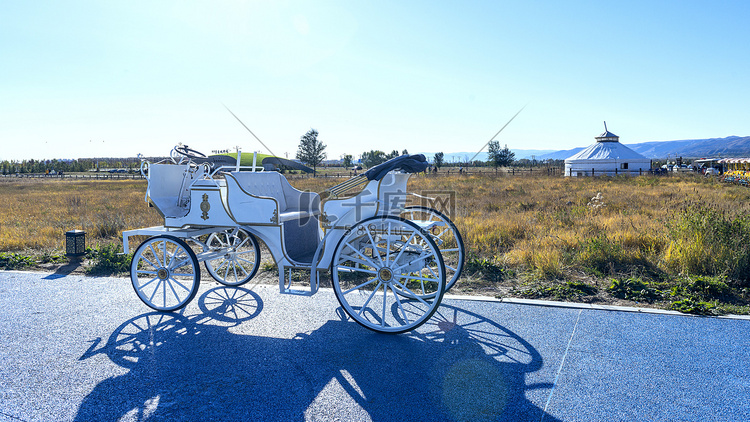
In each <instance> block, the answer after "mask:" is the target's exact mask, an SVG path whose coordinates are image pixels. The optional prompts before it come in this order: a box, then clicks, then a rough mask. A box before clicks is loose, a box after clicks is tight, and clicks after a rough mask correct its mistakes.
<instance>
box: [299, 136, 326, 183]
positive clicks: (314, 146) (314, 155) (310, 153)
mask: <svg viewBox="0 0 750 422" xmlns="http://www.w3.org/2000/svg"><path fill="white" fill-rule="evenodd" d="M325 149H326V146H325V144H323V143H322V142H320V141H319V140H318V131H317V130H315V129H310V130H308V131H307V133H306V134H304V136H302V138H300V140H299V147H297V159H298V160H300V161H302V163H304V164H307V165H308V166H310V167H312V168H313V175H315V174H316V172H315V169H316V168H317V167H318V166H319V165H320V164H321V163H322V162H323V160H325V159H326V152H325Z"/></svg>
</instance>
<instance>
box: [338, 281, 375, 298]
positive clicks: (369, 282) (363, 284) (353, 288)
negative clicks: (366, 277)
mask: <svg viewBox="0 0 750 422" xmlns="http://www.w3.org/2000/svg"><path fill="white" fill-rule="evenodd" d="M375 280H377V278H373V279H372V280H370V281H366V282H364V283H362V284H360V285H359V286H356V287H352V288H351V289H349V290H347V291H345V292H344V294H345V295H346V294H348V293H351V292H352V291H354V290H357V289H361V288H362V287H365V286H367V285H368V284H372V282H373V281H375Z"/></svg>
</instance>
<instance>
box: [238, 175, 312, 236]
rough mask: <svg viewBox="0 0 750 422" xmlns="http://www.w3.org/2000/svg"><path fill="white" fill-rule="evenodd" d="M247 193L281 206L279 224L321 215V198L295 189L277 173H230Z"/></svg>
mask: <svg viewBox="0 0 750 422" xmlns="http://www.w3.org/2000/svg"><path fill="white" fill-rule="evenodd" d="M229 175H230V176H231V177H233V178H234V179H235V180H236V181H237V183H238V184H239V185H240V188H242V190H243V191H245V193H247V194H250V195H253V196H259V197H266V198H274V199H276V202H277V203H278V205H279V223H283V222H285V221H293V220H300V219H303V218H307V217H313V216H316V215H318V214H320V196H319V195H318V194H317V193H315V192H303V191H300V190H297V189H295V188H294V187H293V186H292V185H290V184H289V182H288V181H287V180H286V178H285V177H284V176H282V175H281V174H280V173H278V172H275V171H260V172H248V171H239V172H237V171H233V172H231V173H229Z"/></svg>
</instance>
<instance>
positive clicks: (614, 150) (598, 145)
mask: <svg viewBox="0 0 750 422" xmlns="http://www.w3.org/2000/svg"><path fill="white" fill-rule="evenodd" d="M650 169H651V160H650V159H648V158H646V157H644V156H642V155H641V154H638V153H637V152H635V151H633V150H632V149H630V148H628V147H626V146H625V145H623V144H621V143H620V137H619V136H617V135H615V134H614V133H612V132H610V131H609V130H607V122H604V133H602V134H601V135H599V136H597V137H596V142H595V143H594V144H593V145H591V146H589V147H588V148H586V149H584V150H583V151H581V152H579V153H578V154H575V155H573V156H572V157H568V158H566V159H565V176H573V177H576V176H604V175H607V176H615V175H618V174H631V175H638V174H642V173H648V171H649V170H650Z"/></svg>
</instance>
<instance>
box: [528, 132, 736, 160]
mask: <svg viewBox="0 0 750 422" xmlns="http://www.w3.org/2000/svg"><path fill="white" fill-rule="evenodd" d="M625 145H627V146H628V147H629V148H630V149H632V150H633V151H635V152H637V153H639V154H641V155H643V156H644V157H646V158H651V159H664V158H667V157H668V156H669V157H672V158H674V157H684V158H709V157H750V136H744V137H740V136H729V137H726V138H710V139H685V140H679V141H651V142H641V143H638V144H625ZM584 148H585V147H581V148H573V149H569V150H564V151H556V152H552V153H549V154H544V155H541V156H538V157H537V159H538V160H547V159H553V160H564V159H566V158H568V157H570V156H572V155H574V154H576V153H577V152H578V151H581V150H583V149H584Z"/></svg>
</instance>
